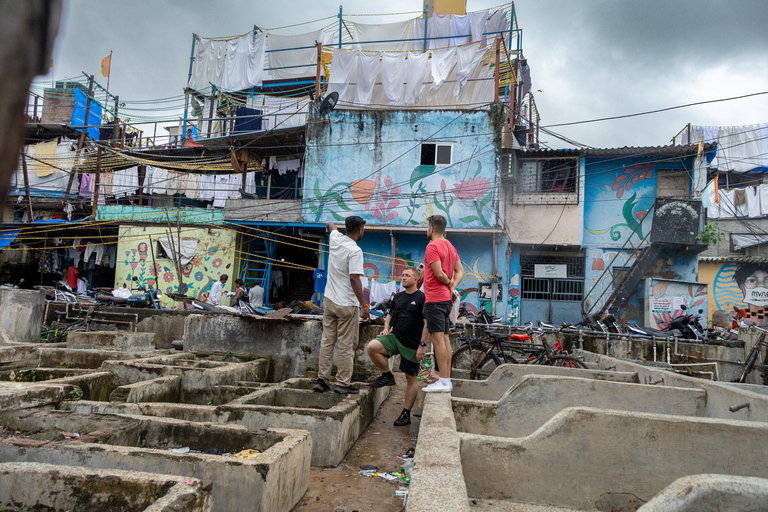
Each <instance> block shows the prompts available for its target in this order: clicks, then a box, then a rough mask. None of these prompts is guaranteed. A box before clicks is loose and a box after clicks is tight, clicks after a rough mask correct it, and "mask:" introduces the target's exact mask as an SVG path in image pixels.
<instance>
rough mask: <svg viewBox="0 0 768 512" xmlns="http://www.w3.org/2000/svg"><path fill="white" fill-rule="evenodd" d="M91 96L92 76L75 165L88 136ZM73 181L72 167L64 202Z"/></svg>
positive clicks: (89, 78)
mask: <svg viewBox="0 0 768 512" xmlns="http://www.w3.org/2000/svg"><path fill="white" fill-rule="evenodd" d="M91 96H93V75H91V76H89V77H88V98H87V100H86V102H85V121H84V122H83V131H82V132H81V133H80V137H79V138H78V139H77V151H76V152H75V163H77V162H79V160H80V151H82V149H83V145H84V144H85V137H86V135H87V134H88V118H89V117H90V116H91ZM74 180H75V170H74V166H73V167H72V170H71V171H70V172H69V180H68V181H67V190H66V191H65V192H64V201H65V202H66V201H68V200H69V192H70V190H72V182H73V181H74Z"/></svg>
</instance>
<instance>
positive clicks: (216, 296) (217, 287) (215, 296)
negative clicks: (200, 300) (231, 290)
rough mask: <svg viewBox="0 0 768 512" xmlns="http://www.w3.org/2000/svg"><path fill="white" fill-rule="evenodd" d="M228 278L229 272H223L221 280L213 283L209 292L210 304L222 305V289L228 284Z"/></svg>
mask: <svg viewBox="0 0 768 512" xmlns="http://www.w3.org/2000/svg"><path fill="white" fill-rule="evenodd" d="M228 279H229V276H228V275H227V274H221V276H219V280H218V281H216V282H215V283H213V286H211V291H210V292H209V293H208V301H207V302H208V304H210V305H212V306H221V291H222V288H223V287H224V285H225V284H227V280H228Z"/></svg>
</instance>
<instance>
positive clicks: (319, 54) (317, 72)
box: [315, 42, 323, 100]
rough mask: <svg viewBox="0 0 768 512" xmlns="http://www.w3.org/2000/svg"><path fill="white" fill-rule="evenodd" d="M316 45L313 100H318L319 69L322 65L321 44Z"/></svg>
mask: <svg viewBox="0 0 768 512" xmlns="http://www.w3.org/2000/svg"><path fill="white" fill-rule="evenodd" d="M316 45H317V69H316V70H315V99H316V100H317V99H319V98H320V68H321V67H322V64H323V43H320V42H318V43H316Z"/></svg>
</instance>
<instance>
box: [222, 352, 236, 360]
mask: <svg viewBox="0 0 768 512" xmlns="http://www.w3.org/2000/svg"><path fill="white" fill-rule="evenodd" d="M230 357H237V354H235V353H234V352H232V351H231V350H227V353H226V354H224V355H223V356H221V360H222V361H226V360H227V359H229V358H230Z"/></svg>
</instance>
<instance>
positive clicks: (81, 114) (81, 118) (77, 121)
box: [70, 89, 101, 140]
mask: <svg viewBox="0 0 768 512" xmlns="http://www.w3.org/2000/svg"><path fill="white" fill-rule="evenodd" d="M74 91H75V108H74V109H73V110H72V122H70V126H72V128H75V129H77V128H78V127H79V128H80V130H82V128H83V126H85V125H86V123H85V108H86V105H87V104H88V97H87V96H86V94H85V93H84V92H83V91H81V90H80V89H74ZM87 125H88V126H89V128H88V136H89V137H90V138H92V139H93V140H99V126H100V125H101V105H99V104H98V103H97V102H96V101H91V111H90V112H89V115H88V123H87Z"/></svg>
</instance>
